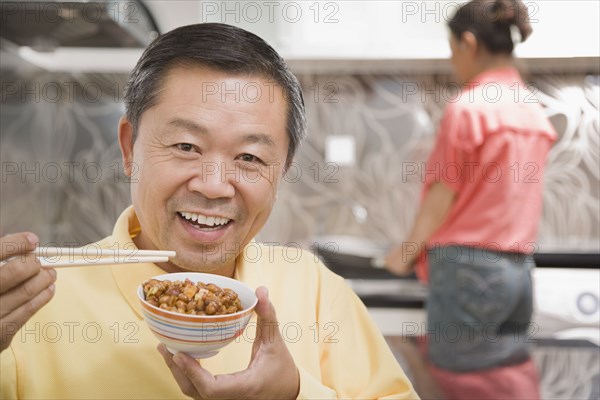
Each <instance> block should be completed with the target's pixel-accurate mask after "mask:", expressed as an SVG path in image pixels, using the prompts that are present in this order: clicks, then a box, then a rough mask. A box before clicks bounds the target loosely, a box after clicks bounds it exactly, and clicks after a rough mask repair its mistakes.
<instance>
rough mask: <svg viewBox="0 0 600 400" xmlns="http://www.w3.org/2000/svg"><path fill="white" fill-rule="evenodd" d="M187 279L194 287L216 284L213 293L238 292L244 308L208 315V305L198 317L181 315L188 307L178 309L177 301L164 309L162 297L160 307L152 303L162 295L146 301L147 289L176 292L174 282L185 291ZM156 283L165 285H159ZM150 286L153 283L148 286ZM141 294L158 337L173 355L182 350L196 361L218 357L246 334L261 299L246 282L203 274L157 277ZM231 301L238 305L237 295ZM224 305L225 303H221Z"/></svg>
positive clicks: (145, 312) (140, 289)
mask: <svg viewBox="0 0 600 400" xmlns="http://www.w3.org/2000/svg"><path fill="white" fill-rule="evenodd" d="M186 280H189V282H191V283H192V284H194V285H198V283H202V284H203V285H206V286H207V287H208V286H209V285H211V284H212V285H214V286H215V288H213V290H216V287H218V288H219V289H221V290H222V291H224V292H225V293H226V294H228V295H231V294H232V292H233V293H235V294H236V295H237V298H238V300H239V305H240V306H241V309H240V310H239V311H237V312H234V313H232V314H225V313H223V314H217V311H215V314H212V315H208V314H206V306H207V305H206V303H205V306H204V307H205V310H204V314H201V313H199V312H196V313H195V314H192V313H188V312H187V309H186V312H185V313H181V312H180V311H181V310H183V309H184V308H183V307H177V300H176V301H175V303H173V304H172V305H168V304H169V302H170V301H172V300H171V299H169V301H167V302H166V304H167V306H163V307H162V308H161V303H160V298H158V306H157V305H156V304H152V302H151V301H152V300H156V296H154V295H155V294H156V293H158V292H155V293H153V295H150V298H149V300H150V301H147V300H146V294H145V292H144V291H145V287H146V288H147V289H148V292H149V293H150V291H151V287H154V286H156V287H159V285H161V286H162V285H165V287H167V286H169V287H171V289H172V288H173V287H172V285H173V284H172V282H178V281H179V282H180V285H182V287H183V289H185V287H191V286H190V285H189V283H188V284H185V282H186ZM153 281H159V282H163V283H156V282H153ZM151 282H152V283H151ZM149 283H151V284H150V285H147V284H149ZM200 287H201V286H200ZM211 287H212V286H211ZM188 290H189V292H188V293H191V292H192V290H195V289H191V288H190V289H188ZM209 291H210V290H209ZM230 291H231V292H230ZM199 292H200V290H198V292H196V293H195V294H194V297H195V296H196V294H198V293H199ZM166 293H167V292H166ZM137 295H138V299H139V300H140V304H141V306H142V307H141V308H142V315H143V316H144V320H145V321H146V324H147V325H148V327H149V328H150V330H151V331H152V333H153V334H154V336H156V337H157V338H158V340H160V341H161V342H162V343H164V344H165V345H166V346H167V350H169V351H170V352H171V353H173V354H174V353H176V352H179V351H180V352H184V353H187V354H189V355H190V356H192V357H194V358H208V357H212V356H214V355H215V354H217V353H218V352H219V350H220V349H221V348H223V347H224V346H226V345H227V344H229V343H231V342H232V341H234V340H235V339H236V338H238V337H239V336H240V335H242V333H243V332H244V329H245V328H246V326H247V325H248V322H249V321H250V318H251V317H252V313H253V311H254V308H255V307H256V304H257V303H258V298H257V297H256V294H255V293H254V290H253V289H251V288H250V287H248V286H246V285H245V284H243V283H242V282H239V281H236V280H235V279H231V278H227V277H224V276H220V275H213V274H205V273H200V272H178V273H171V274H164V275H159V276H155V277H153V278H152V279H150V280H147V281H145V282H144V283H142V284H141V285H139V286H138V289H137ZM153 296H154V298H153ZM177 297H178V298H179V295H177ZM190 297H191V296H190ZM209 297H210V296H209ZM165 300H166V299H165ZM224 300H225V299H224ZM182 301H183V300H182ZM229 302H230V303H231V304H236V301H235V300H234V299H233V296H232V297H231V298H230V299H229ZM188 304H189V303H188ZM225 304H228V303H225ZM221 305H224V304H223V303H221ZM179 306H182V304H181V303H180V304H179ZM165 307H170V308H165ZM172 307H176V308H177V309H176V310H173V308H172ZM186 308H187V305H186ZM180 309H181V310H180ZM220 310H221V307H220V306H219V311H220Z"/></svg>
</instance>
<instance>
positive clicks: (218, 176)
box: [188, 162, 236, 199]
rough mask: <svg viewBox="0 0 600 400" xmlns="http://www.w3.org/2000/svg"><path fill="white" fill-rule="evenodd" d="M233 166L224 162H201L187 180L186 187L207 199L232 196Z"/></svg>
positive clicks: (233, 192) (234, 173)
mask: <svg viewBox="0 0 600 400" xmlns="http://www.w3.org/2000/svg"><path fill="white" fill-rule="evenodd" d="M235 176H236V170H235V166H233V165H232V166H229V168H228V166H227V165H226V164H225V163H217V162H203V163H202V165H201V167H200V168H199V170H198V171H197V173H196V174H195V175H194V177H193V178H192V179H190V180H189V182H188V189H189V190H190V191H192V192H197V193H200V194H202V195H203V196H205V197H206V198H209V199H219V198H232V197H233V196H234V195H235V187H234V185H233V183H234V181H235Z"/></svg>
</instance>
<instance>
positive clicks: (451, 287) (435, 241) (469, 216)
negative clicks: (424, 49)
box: [386, 0, 557, 399]
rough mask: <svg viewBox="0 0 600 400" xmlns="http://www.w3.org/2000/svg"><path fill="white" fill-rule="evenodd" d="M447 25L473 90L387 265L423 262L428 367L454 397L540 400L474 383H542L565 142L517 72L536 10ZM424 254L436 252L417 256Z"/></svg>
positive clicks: (490, 11)
mask: <svg viewBox="0 0 600 400" xmlns="http://www.w3.org/2000/svg"><path fill="white" fill-rule="evenodd" d="M448 26H449V28H450V32H451V33H450V47H451V49H452V58H451V61H452V65H453V67H454V70H455V73H456V76H457V78H458V79H459V80H460V81H461V83H462V84H463V92H462V94H461V96H460V99H459V100H458V101H456V102H453V103H451V104H448V105H447V107H446V109H445V111H444V115H443V117H442V120H441V123H440V126H439V131H438V134H437V142H436V145H435V148H434V150H433V152H432V154H431V155H430V157H429V160H428V161H427V166H426V174H425V182H424V189H423V195H422V202H421V206H420V209H419V211H418V213H417V217H416V220H415V222H414V225H413V227H412V229H411V230H410V234H409V236H408V238H407V239H406V241H405V242H404V243H403V244H401V245H399V246H397V247H395V248H393V249H392V251H391V252H390V253H389V254H388V256H387V257H386V267H387V269H388V270H389V271H391V272H393V273H395V274H398V275H406V274H409V273H411V272H412V270H413V268H414V266H415V264H416V273H417V276H418V277H419V279H421V280H423V281H428V282H429V295H428V299H427V314H428V317H427V318H428V319H427V322H428V338H427V339H428V340H427V351H428V355H429V357H428V358H429V360H430V361H431V363H432V364H433V370H435V371H437V372H439V373H440V374H441V375H444V374H446V376H449V377H450V378H449V379H447V380H446V381H448V382H451V383H452V385H450V386H453V387H450V386H448V385H445V384H443V382H440V381H438V383H440V386H442V389H443V390H444V392H445V393H446V394H447V395H448V396H449V397H453V398H454V397H456V398H458V397H463V395H461V394H459V391H454V392H453V390H455V389H456V385H459V386H460V379H459V378H458V377H459V375H456V376H454V375H452V374H460V376H466V377H467V379H466V380H464V385H463V386H464V388H467V387H469V388H470V389H469V390H467V391H466V392H469V393H470V396H471V398H480V399H481V398H488V396H489V397H491V398H500V397H502V398H504V397H503V396H509V395H510V396H511V398H515V397H514V396H515V395H516V396H517V398H534V397H538V396H539V393H538V389H537V384H536V386H535V387H530V388H527V387H524V386H523V385H518V384H517V382H514V381H511V379H505V378H507V375H506V376H504V377H502V378H500V379H498V380H497V382H492V386H493V385H496V386H497V388H496V390H501V391H502V390H503V392H502V393H497V392H496V393H494V394H492V393H489V394H487V395H486V392H485V390H484V391H478V389H473V388H475V387H478V386H482V385H478V384H477V383H476V382H475V381H474V380H473V379H476V377H477V376H483V375H481V374H486V375H489V374H490V373H493V372H494V371H498V372H500V371H505V370H506V367H511V368H509V370H511V371H513V370H514V366H521V367H523V368H524V369H523V371H521V373H520V375H524V376H523V378H527V377H526V376H525V375H528V374H529V375H532V374H533V376H535V369H534V368H533V365H532V363H531V362H530V361H529V353H528V349H527V343H528V341H531V337H528V336H527V335H528V329H529V328H530V322H531V314H532V286H531V269H532V268H533V267H534V262H533V258H532V256H531V254H532V253H533V252H534V251H535V250H536V237H537V228H538V223H539V220H540V216H541V212H542V188H543V183H542V177H543V171H544V166H545V163H546V158H547V154H548V151H549V150H550V148H551V146H552V143H553V142H554V141H555V140H556V137H557V135H556V132H555V130H554V128H553V127H552V125H551V124H550V122H549V121H548V119H547V117H546V116H545V114H544V111H543V109H542V107H541V106H540V104H538V103H537V101H536V99H535V97H534V96H533V95H532V93H531V92H530V91H529V90H528V89H527V88H526V85H525V83H524V82H523V80H522V78H521V76H520V74H519V72H518V71H517V69H516V68H515V66H514V58H513V55H512V53H513V48H514V46H515V44H517V43H518V42H522V41H524V40H525V39H527V37H528V36H529V35H530V34H531V32H532V28H531V25H530V23H529V21H528V15H527V9H526V7H525V5H524V4H523V3H522V2H521V1H514V0H513V1H511V0H476V1H471V2H469V3H467V4H464V5H463V6H462V7H460V8H459V9H458V10H457V12H456V14H455V15H454V16H453V18H452V19H451V20H450V21H449V23H448ZM415 245H417V246H418V247H419V248H420V249H422V250H426V252H425V251H422V252H421V255H420V256H419V255H418V254H415V252H414V251H410V250H412V249H414V248H415ZM425 256H426V257H425ZM417 258H419V260H418V262H415V261H417ZM473 371H477V372H478V373H479V375H478V374H472V373H471V372H473ZM465 373H467V374H466V375H465ZM448 374H450V375H448ZM441 375H440V376H441ZM492 376H493V375H492ZM510 376H511V377H514V375H510ZM488 383H489V382H488ZM443 386H448V387H446V388H444V387H443ZM506 386H508V387H506ZM498 387H502V388H503V389H502V388H500V389H498ZM456 390H459V389H456ZM473 390H474V391H473ZM486 390H488V391H489V390H490V386H489V385H488V386H487V389H486ZM511 390H512V392H511ZM462 393H465V391H462Z"/></svg>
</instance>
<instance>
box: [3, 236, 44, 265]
mask: <svg viewBox="0 0 600 400" xmlns="http://www.w3.org/2000/svg"><path fill="white" fill-rule="evenodd" d="M39 241H40V240H39V239H38V237H37V236H36V235H35V234H33V233H31V232H21V233H14V234H12V235H6V236H3V237H1V238H0V260H6V259H7V258H8V257H13V256H16V255H19V254H24V253H26V252H28V251H32V250H33V249H35V246H36V245H37V243H38V242H39Z"/></svg>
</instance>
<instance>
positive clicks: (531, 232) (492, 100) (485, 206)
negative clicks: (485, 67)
mask: <svg viewBox="0 0 600 400" xmlns="http://www.w3.org/2000/svg"><path fill="white" fill-rule="evenodd" d="M556 138H557V134H556V131H555V130H554V128H553V126H552V125H551V124H550V121H549V120H548V118H547V117H546V115H545V113H544V110H543V109H542V107H541V105H540V104H539V103H538V101H537V99H536V98H535V97H534V95H533V93H532V92H531V91H529V90H528V89H527V88H526V85H525V83H524V82H523V81H522V79H521V76H520V75H519V73H518V71H517V70H516V69H514V68H504V69H498V70H491V71H486V72H484V73H482V74H480V75H478V76H477V77H475V78H474V79H473V80H472V82H470V83H469V84H467V85H465V89H464V90H463V92H462V94H461V96H460V97H459V98H458V99H457V101H455V102H452V103H450V104H449V105H448V106H447V107H446V109H445V112H444V116H443V117H442V120H441V123H440V127H439V131H438V135H437V142H436V145H435V148H434V150H433V152H432V153H431V155H430V157H429V160H428V161H427V164H426V168H425V171H423V173H424V183H425V185H424V189H423V197H425V195H426V194H427V192H428V190H429V188H430V187H431V185H432V184H433V183H437V182H442V183H443V184H445V185H447V186H448V187H449V188H450V189H452V190H453V191H454V192H456V197H455V201H454V203H453V205H452V206H451V208H450V211H449V213H448V216H447V217H446V220H445V221H444V222H443V224H442V226H440V228H439V229H438V230H437V231H435V232H434V234H433V235H432V236H431V237H430V238H429V240H428V241H427V243H426V245H427V248H432V247H434V246H443V245H449V244H460V245H465V246H471V247H479V248H484V249H487V250H493V251H507V252H519V253H532V252H534V251H535V250H536V237H537V228H538V223H539V220H540V216H541V212H542V187H543V181H542V178H543V171H544V166H545V164H546V157H547V154H548V151H549V150H550V148H551V146H552V143H553V142H554V141H555V140H556ZM417 275H418V276H419V278H420V279H422V280H427V275H428V274H427V263H426V260H424V257H421V262H420V263H419V265H418V266H417Z"/></svg>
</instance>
